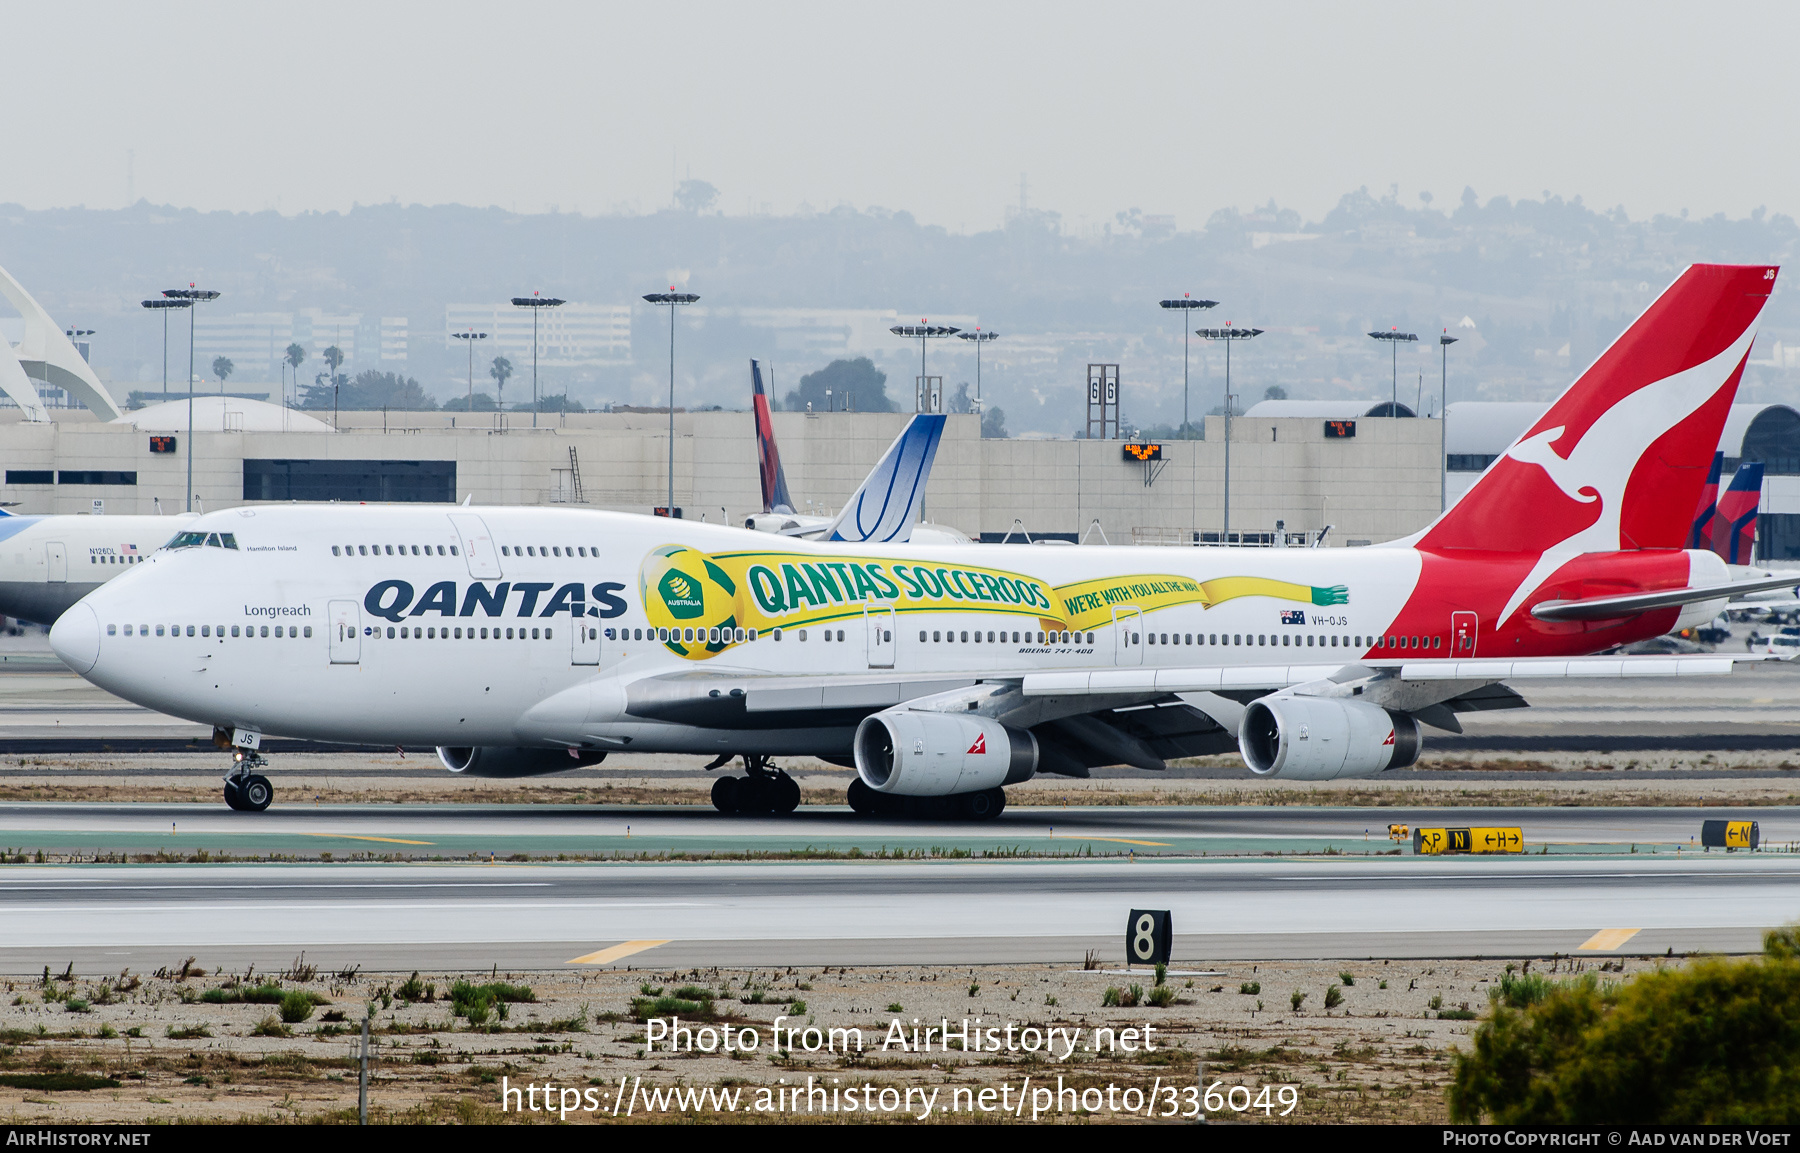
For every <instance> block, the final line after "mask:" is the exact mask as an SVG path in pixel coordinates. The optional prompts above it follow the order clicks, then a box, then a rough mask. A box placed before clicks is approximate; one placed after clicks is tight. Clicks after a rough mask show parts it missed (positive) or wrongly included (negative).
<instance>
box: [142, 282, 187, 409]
mask: <svg viewBox="0 0 1800 1153" xmlns="http://www.w3.org/2000/svg"><path fill="white" fill-rule="evenodd" d="M143 305H144V307H145V308H149V309H154V310H156V311H157V312H160V313H162V322H163V401H164V403H167V402H168V399H169V309H171V308H192V307H194V302H193V301H191V300H169V299H168V298H166V297H165V298H163V299H161V300H146V301H144V302H143Z"/></svg>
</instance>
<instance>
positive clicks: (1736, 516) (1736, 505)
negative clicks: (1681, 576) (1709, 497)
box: [1706, 462, 1763, 564]
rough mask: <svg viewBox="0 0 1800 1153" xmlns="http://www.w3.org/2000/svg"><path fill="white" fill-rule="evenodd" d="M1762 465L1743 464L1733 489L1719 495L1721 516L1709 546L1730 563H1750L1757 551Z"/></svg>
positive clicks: (1714, 523) (1714, 521) (1713, 528)
mask: <svg viewBox="0 0 1800 1153" xmlns="http://www.w3.org/2000/svg"><path fill="white" fill-rule="evenodd" d="M1762 483H1763V466H1762V464H1761V462H1752V463H1750V464H1744V465H1739V466H1738V470H1737V475H1736V476H1734V477H1732V478H1731V487H1730V488H1728V489H1726V490H1725V491H1724V492H1723V493H1721V494H1720V495H1719V511H1718V516H1717V517H1715V518H1714V520H1713V525H1712V538H1711V539H1710V540H1709V541H1708V542H1707V546H1706V547H1710V548H1711V549H1712V551H1714V552H1716V553H1718V554H1719V556H1720V557H1722V558H1724V561H1725V563H1726V564H1750V563H1751V557H1752V555H1753V554H1754V553H1755V551H1756V512H1757V508H1758V506H1760V505H1761V504H1762Z"/></svg>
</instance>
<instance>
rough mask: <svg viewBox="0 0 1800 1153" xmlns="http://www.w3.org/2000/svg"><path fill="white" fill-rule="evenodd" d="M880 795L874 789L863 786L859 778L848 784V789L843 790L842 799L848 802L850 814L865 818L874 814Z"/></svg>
mask: <svg viewBox="0 0 1800 1153" xmlns="http://www.w3.org/2000/svg"><path fill="white" fill-rule="evenodd" d="M880 795H881V794H879V793H877V792H876V791H875V790H874V789H871V788H870V787H869V786H867V785H865V784H863V781H862V778H861V777H857V778H856V779H855V780H853V781H851V782H850V787H849V789H847V790H845V794H844V799H845V800H846V801H848V802H849V804H850V810H851V811H852V812H855V813H860V814H862V815H863V816H865V817H867V816H870V815H872V814H873V813H874V812H875V810H876V807H877V806H878V805H879V803H880V800H879V798H880Z"/></svg>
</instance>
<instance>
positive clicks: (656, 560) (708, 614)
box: [638, 545, 742, 660]
mask: <svg viewBox="0 0 1800 1153" xmlns="http://www.w3.org/2000/svg"><path fill="white" fill-rule="evenodd" d="M638 594H639V595H640V596H641V597H642V598H643V601H644V612H645V615H646V616H648V617H649V618H650V623H651V624H653V625H658V626H661V627H662V628H664V629H666V630H667V631H666V633H664V634H662V635H666V636H667V637H668V639H667V640H665V641H663V644H664V645H665V646H667V648H668V649H669V651H670V652H672V653H675V654H676V655H677V656H683V657H686V658H688V659H689V660H705V659H706V658H707V657H710V656H714V655H716V654H718V653H721V652H723V651H725V649H726V648H728V647H729V646H730V645H731V644H733V643H734V640H733V638H734V637H735V630H736V627H737V625H738V624H739V623H740V622H741V619H742V614H741V613H740V612H739V610H738V584H737V582H736V581H735V580H733V579H732V577H731V575H730V574H729V573H727V572H726V571H725V570H724V569H722V568H720V567H719V566H718V564H717V563H715V562H714V561H713V559H712V558H711V557H709V556H707V555H706V554H705V553H703V552H700V551H698V550H697V549H691V548H688V547H686V546H685V545H664V546H663V547H662V548H659V549H656V550H655V551H653V552H652V553H651V554H650V555H649V556H648V557H646V558H645V560H644V565H643V568H642V569H641V570H640V571H639V573H638Z"/></svg>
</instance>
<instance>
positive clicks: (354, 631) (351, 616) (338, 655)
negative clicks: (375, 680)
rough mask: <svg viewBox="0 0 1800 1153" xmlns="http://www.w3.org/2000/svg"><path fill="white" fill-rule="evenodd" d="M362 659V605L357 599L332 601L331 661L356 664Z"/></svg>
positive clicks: (341, 663) (335, 663)
mask: <svg viewBox="0 0 1800 1153" xmlns="http://www.w3.org/2000/svg"><path fill="white" fill-rule="evenodd" d="M361 660H362V606H361V605H359V604H357V603H356V602H355V601H332V602H331V663H332V664H334V665H354V664H357V663H359V662H360V661H361Z"/></svg>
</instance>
